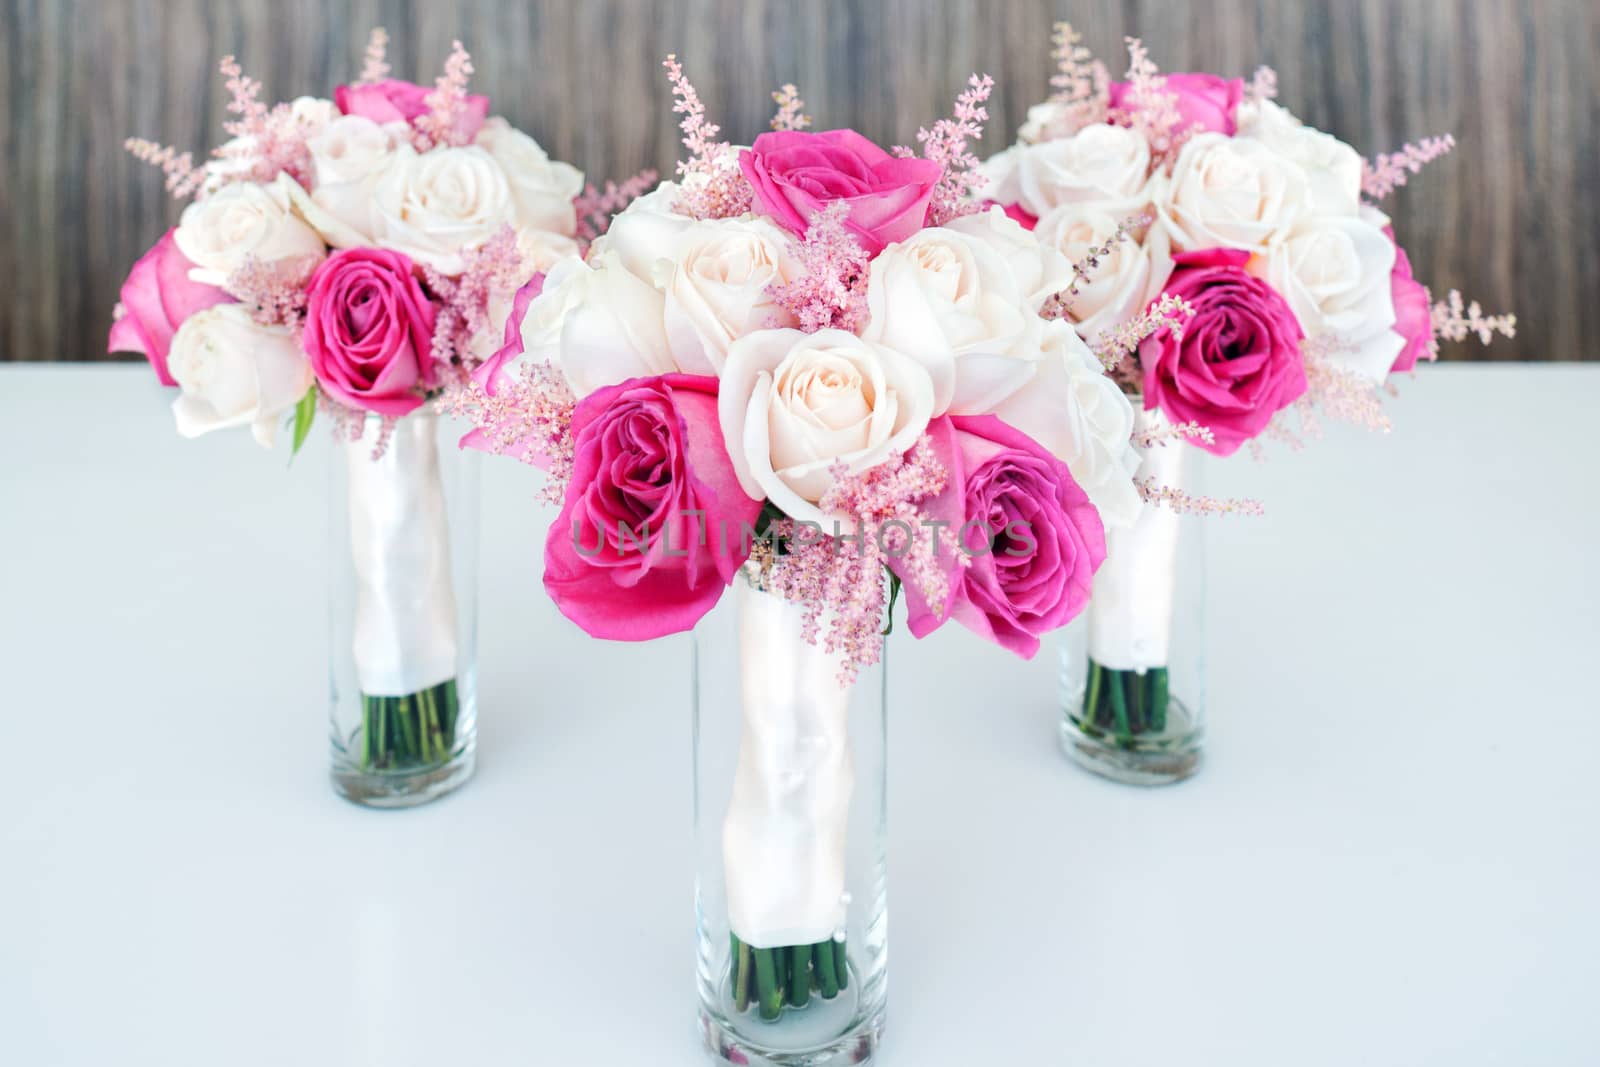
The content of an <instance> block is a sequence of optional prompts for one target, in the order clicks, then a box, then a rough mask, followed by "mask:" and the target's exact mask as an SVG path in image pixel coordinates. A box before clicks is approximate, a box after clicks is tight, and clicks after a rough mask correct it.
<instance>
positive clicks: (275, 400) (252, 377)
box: [167, 304, 315, 448]
mask: <svg viewBox="0 0 1600 1067" xmlns="http://www.w3.org/2000/svg"><path fill="white" fill-rule="evenodd" d="M167 369H168V370H170V371H171V372H172V377H173V378H174V379H176V380H177V382H178V387H179V388H180V389H181V390H182V391H183V392H182V394H181V395H180V396H179V397H178V399H177V400H175V401H173V403H172V414H173V416H174V417H175V418H176V420H177V423H178V432H179V433H180V434H182V435H183V436H185V437H198V436H200V435H201V434H203V433H210V432H211V431H212V430H221V429H224V428H226V427H230V426H244V425H246V424H248V425H249V426H250V429H251V432H252V433H254V435H255V439H256V441H257V442H258V443H260V444H261V445H262V446H264V447H267V448H270V447H272V442H273V440H274V438H275V435H276V434H277V428H278V420H279V418H280V417H281V416H282V415H283V414H284V413H285V412H287V411H288V410H289V409H291V408H293V407H294V406H295V405H296V404H297V403H299V402H300V398H301V397H303V396H305V394H306V390H307V389H310V388H311V385H312V383H313V382H314V381H315V378H313V376H312V374H311V363H310V361H309V360H307V359H306V357H305V353H304V352H302V351H301V350H300V346H299V345H298V344H296V343H295V339H294V335H293V334H292V333H291V332H290V331H289V330H288V329H287V328H284V327H280V326H263V325H261V324H260V323H258V322H256V321H255V320H254V319H252V318H251V317H250V313H249V312H248V311H246V310H245V309H244V307H243V306H242V305H240V304H218V305H216V306H215V307H211V308H207V309H206V310H204V311H197V312H195V313H194V314H193V315H190V316H189V317H188V318H187V319H185V320H183V325H182V326H179V327H178V331H177V333H175V334H173V336H172V350H171V352H170V353H168V355H167Z"/></svg>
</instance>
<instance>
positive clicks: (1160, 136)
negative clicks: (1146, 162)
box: [1111, 37, 1189, 169]
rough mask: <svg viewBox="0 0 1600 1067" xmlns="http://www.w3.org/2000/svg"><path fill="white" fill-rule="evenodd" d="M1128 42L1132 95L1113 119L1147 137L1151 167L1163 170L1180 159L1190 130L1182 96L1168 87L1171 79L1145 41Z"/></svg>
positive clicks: (1136, 39) (1128, 76)
mask: <svg viewBox="0 0 1600 1067" xmlns="http://www.w3.org/2000/svg"><path fill="white" fill-rule="evenodd" d="M1124 40H1126V41H1127V43H1128V74H1127V79H1128V95H1127V98H1126V99H1125V100H1124V102H1123V104H1122V106H1121V107H1118V108H1114V109H1113V110H1112V112H1111V120H1112V121H1113V122H1115V123H1117V124H1118V125H1121V126H1127V127H1128V128H1129V129H1132V130H1137V131H1138V132H1139V133H1142V134H1144V136H1145V139H1146V140H1147V141H1149V142H1150V157H1151V164H1152V166H1153V167H1155V168H1157V169H1159V168H1161V167H1163V166H1166V165H1167V164H1169V163H1170V162H1171V161H1172V160H1174V159H1176V158H1177V155H1178V149H1179V148H1181V147H1183V142H1184V141H1186V140H1187V139H1188V136H1189V127H1188V125H1187V124H1186V123H1185V122H1184V121H1183V115H1182V113H1181V112H1180V111H1179V110H1178V94H1177V93H1175V92H1173V91H1172V90H1170V89H1168V88H1167V79H1166V78H1165V77H1164V76H1163V75H1162V74H1161V72H1160V70H1159V69H1158V68H1157V67H1156V65H1155V62H1154V61H1153V60H1152V59H1151V58H1150V53H1149V51H1148V50H1147V49H1146V48H1145V46H1144V42H1143V41H1141V40H1139V38H1137V37H1127V38H1124Z"/></svg>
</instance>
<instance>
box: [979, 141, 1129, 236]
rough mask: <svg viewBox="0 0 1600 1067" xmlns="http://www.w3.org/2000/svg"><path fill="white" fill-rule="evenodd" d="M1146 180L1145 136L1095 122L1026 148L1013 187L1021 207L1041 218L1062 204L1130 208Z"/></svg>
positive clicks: (1018, 165)
mask: <svg viewBox="0 0 1600 1067" xmlns="http://www.w3.org/2000/svg"><path fill="white" fill-rule="evenodd" d="M1149 180H1150V142H1149V141H1148V140H1146V139H1145V136H1144V134H1142V133H1139V132H1138V131H1136V130H1130V129H1128V128H1126V127H1123V126H1111V125H1108V124H1105V123H1099V124H1096V125H1093V126H1085V127H1084V128H1083V129H1081V130H1079V131H1078V132H1077V133H1075V134H1073V135H1072V136H1070V137H1062V138H1060V139H1059V140H1055V141H1045V142H1044V143H1043V144H1036V145H1029V146H1027V147H1026V148H1025V149H1024V150H1023V151H1022V154H1021V156H1020V158H1019V160H1018V163H1017V175H1016V183H1017V185H1016V187H1017V192H1018V200H1020V202H1021V203H1022V206H1023V208H1024V209H1026V210H1027V211H1028V212H1029V213H1030V214H1033V215H1043V214H1044V213H1045V212H1047V211H1049V210H1050V209H1052V208H1056V207H1060V206H1061V205H1062V204H1081V203H1085V202H1109V203H1110V204H1112V205H1126V206H1130V207H1131V206H1135V205H1137V204H1138V203H1139V202H1140V201H1141V200H1143V199H1146V196H1145V186H1146V184H1147V183H1148V182H1149ZM996 199H999V198H998V197H997V198H996Z"/></svg>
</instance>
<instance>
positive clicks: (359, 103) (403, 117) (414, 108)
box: [333, 78, 489, 138]
mask: <svg viewBox="0 0 1600 1067" xmlns="http://www.w3.org/2000/svg"><path fill="white" fill-rule="evenodd" d="M431 92H433V88H432V87H431V86H426V85H417V84H415V83H414V82H408V81H401V80H400V79H399V78H385V79H384V80H383V81H381V82H373V83H371V84H368V85H341V86H339V87H338V88H336V89H335V90H334V91H333V102H334V104H335V105H336V106H337V107H338V108H339V111H340V113H342V114H345V115H360V116H361V117H362V118H368V119H371V120H372V121H373V122H376V123H377V124H378V125H380V126H382V125H383V124H384V123H386V122H405V123H409V124H411V125H415V124H416V121H417V119H418V118H420V117H421V116H423V115H426V114H427V113H428V94H429V93H431ZM488 117H489V98H488V97H487V96H477V95H469V96H468V97H467V109H466V112H465V114H464V115H463V116H462V120H461V131H460V132H461V133H462V135H463V136H465V137H468V138H471V137H475V136H477V133H478V130H479V129H481V128H482V127H483V122H484V120H485V119H487V118H488Z"/></svg>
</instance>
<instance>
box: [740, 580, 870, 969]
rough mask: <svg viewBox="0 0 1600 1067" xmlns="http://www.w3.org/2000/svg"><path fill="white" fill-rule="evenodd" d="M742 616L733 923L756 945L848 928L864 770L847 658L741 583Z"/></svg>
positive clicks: (798, 941) (776, 600)
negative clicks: (858, 782) (848, 851)
mask: <svg viewBox="0 0 1600 1067" xmlns="http://www.w3.org/2000/svg"><path fill="white" fill-rule="evenodd" d="M733 590H734V597H735V599H736V605H735V606H736V610H737V611H738V613H739V693H740V704H741V707H742V713H741V715H742V717H741V721H740V733H739V762H738V766H737V768H736V769H735V771H734V776H733V800H732V801H731V802H730V803H729V805H728V816H727V818H726V820H724V822H723V825H722V863H723V868H724V871H725V876H726V881H727V887H728V921H729V925H730V926H731V927H732V929H733V932H734V933H735V934H737V935H738V937H739V940H741V941H743V942H745V943H746V944H748V945H750V946H752V947H754V948H779V947H782V946H785V945H805V944H812V943H815V942H817V941H825V940H827V939H829V938H831V937H832V936H833V935H834V931H836V930H840V929H842V928H843V927H844V920H845V903H846V901H845V836H846V831H847V829H848V824H849V818H850V793H851V791H852V790H853V789H854V787H855V768H854V765H853V763H852V761H851V755H850V730H849V707H850V690H849V689H848V688H846V687H844V686H842V685H840V684H839V660H838V657H837V656H835V655H830V654H829V653H826V652H824V651H823V650H822V649H820V648H818V647H817V646H815V645H813V644H810V643H809V642H807V641H806V640H805V639H804V638H803V637H802V636H801V634H800V617H801V608H800V607H799V606H798V605H796V604H791V603H789V602H787V601H785V600H783V599H782V598H781V597H778V596H775V595H773V594H771V593H767V592H763V591H762V590H759V589H756V588H753V587H752V586H751V585H750V583H749V582H747V581H745V580H744V578H743V577H742V576H741V577H739V578H736V579H735V580H734V583H733Z"/></svg>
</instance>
